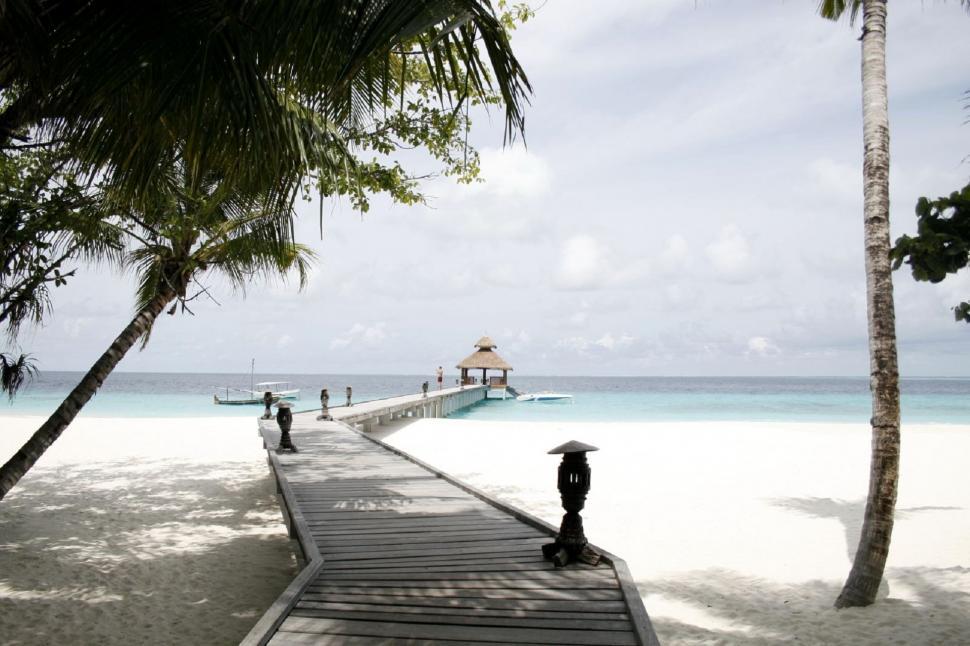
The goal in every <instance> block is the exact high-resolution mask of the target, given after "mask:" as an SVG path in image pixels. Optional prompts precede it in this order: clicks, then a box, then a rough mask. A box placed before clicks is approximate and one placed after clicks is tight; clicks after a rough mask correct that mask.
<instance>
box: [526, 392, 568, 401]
mask: <svg viewBox="0 0 970 646" xmlns="http://www.w3.org/2000/svg"><path fill="white" fill-rule="evenodd" d="M515 399H516V401H520V402H551V401H572V399H573V396H572V395H566V394H565V393H549V392H542V393H527V394H525V395H519V396H518V397H516V398H515Z"/></svg>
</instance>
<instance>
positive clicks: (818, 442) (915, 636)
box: [377, 420, 970, 645]
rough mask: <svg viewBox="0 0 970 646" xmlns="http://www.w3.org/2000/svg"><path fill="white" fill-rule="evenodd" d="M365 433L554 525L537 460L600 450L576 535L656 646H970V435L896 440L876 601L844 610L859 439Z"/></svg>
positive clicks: (551, 495)
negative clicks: (560, 451) (893, 492)
mask: <svg viewBox="0 0 970 646" xmlns="http://www.w3.org/2000/svg"><path fill="white" fill-rule="evenodd" d="M377 435H379V436H382V437H383V439H384V440H385V441H387V442H389V443H391V444H393V445H395V446H397V447H399V448H401V449H403V450H405V451H408V452H410V453H412V454H414V455H415V456H417V457H419V458H421V459H422V460H425V461H427V462H429V463H431V464H433V465H435V466H437V467H438V468H441V469H443V470H444V471H446V472H448V473H450V474H452V475H455V476H457V477H459V478H461V479H462V480H465V481H467V482H469V483H470V484H472V485H474V486H476V487H479V488H481V489H483V490H485V491H487V492H489V493H490V494H492V495H494V496H496V497H498V498H500V499H502V500H505V501H507V502H509V503H512V504H514V505H516V506H519V507H521V508H523V509H525V510H527V511H530V512H532V513H534V514H536V515H538V516H539V517H541V518H543V519H545V520H547V521H548V522H550V523H553V524H555V525H558V524H559V520H560V518H561V514H562V512H561V510H560V507H559V500H558V494H557V492H556V490H555V471H556V467H557V464H558V459H557V457H554V456H550V455H546V451H547V450H548V449H550V448H552V447H554V446H556V445H558V444H560V443H562V442H564V441H566V440H570V439H577V440H582V441H585V442H589V443H592V444H595V445H597V446H599V447H600V449H601V450H600V451H599V452H596V453H592V454H590V464H591V467H592V470H593V474H592V481H593V489H592V491H591V493H590V496H589V499H588V502H587V509H586V511H585V512H584V514H583V516H584V519H585V524H586V531H587V536H588V537H589V538H590V540H591V541H592V542H593V543H596V544H598V545H600V546H602V547H603V548H604V549H607V550H610V551H612V552H614V553H616V554H619V555H620V556H622V557H623V558H625V559H626V561H627V563H628V564H629V566H630V568H631V570H632V572H633V576H634V578H635V579H636V581H637V585H638V587H639V590H640V593H641V595H642V596H643V599H644V602H645V605H646V608H647V611H648V612H649V613H650V615H651V618H652V620H653V623H654V626H655V628H656V631H657V633H658V635H659V637H660V639H661V642H662V643H663V644H667V645H677V644H777V643H798V644H847V645H849V644H851V645H856V644H873V645H876V644H879V645H883V644H970V486H968V484H970V483H968V475H967V473H968V471H967V466H966V465H967V464H968V462H970V427H966V426H907V427H906V428H904V431H903V448H902V465H901V483H900V492H899V500H898V504H897V510H898V513H897V521H896V526H895V531H894V534H893V544H892V547H891V550H890V558H889V563H888V568H887V573H886V577H885V579H884V585H883V588H882V590H881V593H880V599H879V601H878V602H877V603H876V604H875V605H873V606H870V607H869V608H853V609H847V610H841V611H836V610H835V609H833V607H832V603H833V601H834V600H835V598H836V596H837V595H838V592H839V590H840V589H841V585H842V583H843V581H844V578H845V576H846V574H847V573H848V571H849V567H850V564H851V558H852V555H853V554H854V552H855V549H856V546H857V543H858V535H859V530H860V526H861V521H862V514H863V509H864V504H865V494H866V489H867V483H868V463H869V430H868V428H867V427H865V426H856V425H837V424H774V423H737V422H732V423H703V424H702V423H669V424H668V423H664V424H621V423H609V424H588V423H582V424H580V423H577V424H562V423H543V424H539V423H528V424H523V423H514V422H501V423H496V422H477V421H470V420H420V421H417V422H415V423H413V424H410V425H407V426H404V427H397V428H392V429H391V430H382V431H379V432H378V433H377Z"/></svg>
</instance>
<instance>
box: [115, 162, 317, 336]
mask: <svg viewBox="0 0 970 646" xmlns="http://www.w3.org/2000/svg"><path fill="white" fill-rule="evenodd" d="M159 180H160V181H159V182H158V190H156V191H154V192H153V193H152V194H151V196H150V199H144V198H142V199H139V200H138V201H137V203H132V202H129V201H126V198H125V196H124V194H123V193H117V194H106V196H105V206H106V208H108V209H112V210H115V211H117V212H120V213H123V214H124V217H123V219H119V220H118V224H117V225H116V226H117V227H118V230H119V231H120V232H122V233H123V234H124V235H125V236H126V238H127V240H128V244H127V247H126V250H125V252H124V259H123V262H124V265H125V266H126V267H130V268H132V269H133V270H134V272H135V275H136V277H137V280H138V291H137V295H136V296H137V298H136V306H135V307H136V310H137V311H141V310H143V309H144V308H146V307H147V306H148V305H149V303H150V302H152V301H153V300H154V299H155V298H157V297H158V296H165V297H166V298H167V300H176V301H177V302H176V306H174V307H173V308H172V309H171V310H170V311H169V313H170V314H174V313H175V312H176V310H177V307H178V305H181V307H182V310H183V311H188V312H190V313H191V310H190V309H189V306H188V303H190V302H191V301H192V300H194V299H196V298H199V297H200V296H203V295H205V294H207V291H206V288H205V286H204V285H203V284H202V281H203V280H204V278H205V276H207V275H209V274H220V275H222V276H223V277H225V278H227V279H228V280H229V281H230V283H231V284H232V285H233V286H234V287H236V288H238V289H240V290H242V291H245V288H246V285H248V284H250V283H252V282H253V281H256V280H258V279H261V278H271V277H281V278H284V279H285V278H286V276H287V274H288V273H289V272H291V271H295V272H296V273H297V276H298V279H299V283H300V287H301V288H302V287H303V286H304V285H305V284H306V280H307V276H308V272H309V267H310V263H311V261H312V260H313V258H314V254H313V252H312V250H310V249H309V248H307V247H305V246H304V245H301V244H297V243H296V242H295V241H294V240H293V229H294V227H293V218H294V216H295V214H294V211H293V209H292V207H284V208H280V207H279V206H278V204H277V200H276V199H275V195H272V194H270V193H271V192H268V193H267V194H266V195H253V194H251V193H249V192H245V191H238V190H236V188H235V187H234V186H233V185H232V184H231V183H230V182H228V181H226V180H225V179H224V178H222V177H220V176H219V174H218V173H216V172H214V171H211V170H205V169H198V168H193V167H191V166H189V165H188V164H187V163H186V162H184V161H180V160H179V161H174V162H173V163H172V164H171V165H170V166H169V167H168V168H165V169H159ZM193 286H195V288H196V289H197V291H195V292H194V293H193V291H192V290H193ZM150 331H151V325H150V326H149V329H148V332H149V333H150ZM147 342H148V336H147V334H146V336H145V338H144V343H147Z"/></svg>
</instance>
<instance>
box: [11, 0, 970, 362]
mask: <svg viewBox="0 0 970 646" xmlns="http://www.w3.org/2000/svg"><path fill="white" fill-rule="evenodd" d="M816 5H817V2H816V1H815V0H787V1H783V0H749V1H742V0H732V1H731V2H727V1H725V0H696V1H695V0H651V1H650V2H641V3H634V2H629V1H624V0H616V1H609V2H603V1H601V2H596V3H592V2H585V1H581V0H575V1H569V0H548V1H547V2H546V3H545V4H543V5H542V7H541V8H540V9H539V11H538V13H537V15H536V17H535V19H534V20H533V21H531V22H529V23H528V24H527V25H525V26H524V27H522V28H521V29H520V30H519V31H517V32H516V33H515V35H514V39H513V46H514V49H515V51H516V52H517V54H518V56H519V57H520V59H521V61H522V63H523V64H524V66H525V68H526V71H527V73H528V74H529V76H530V79H531V80H532V82H533V85H534V88H535V96H534V97H533V100H532V106H531V108H530V109H529V111H528V115H527V143H528V148H523V147H514V148H504V149H503V147H502V130H501V125H502V124H501V119H500V118H499V117H498V115H493V116H492V122H491V123H490V120H489V117H487V116H484V115H482V116H480V118H479V119H478V120H477V123H476V127H475V129H474V131H473V133H472V140H473V143H474V144H475V145H476V146H477V147H478V148H479V149H480V150H481V153H482V164H483V172H484V176H485V178H486V180H487V182H486V183H484V184H480V185H476V186H471V187H458V186H454V185H452V184H450V183H449V182H447V181H444V180H435V181H432V182H430V183H428V184H427V185H426V186H425V189H426V191H427V193H428V194H429V195H431V196H433V199H432V200H431V204H430V207H410V208H405V207H400V206H394V205H391V204H389V203H387V202H386V201H384V200H380V199H378V200H376V201H375V203H374V204H373V207H372V209H371V211H370V213H368V214H367V215H366V216H365V217H363V218H362V217H361V216H360V214H358V213H355V212H354V211H353V209H352V208H350V206H349V205H347V204H340V203H329V202H328V203H326V204H325V205H324V212H325V215H324V228H325V233H324V237H323V239H322V240H320V236H319V222H318V207H319V205H318V204H316V203H311V204H306V205H303V206H302V207H301V213H302V215H301V222H300V233H301V236H302V238H303V239H304V241H306V242H308V243H310V244H312V245H313V246H314V247H315V248H316V249H317V251H318V252H319V254H320V259H321V262H320V264H319V266H318V267H317V268H316V270H315V272H314V274H313V278H312V280H311V282H310V285H309V288H308V289H306V290H305V291H304V292H302V293H299V292H298V291H297V289H296V286H295V284H292V283H291V284H272V285H265V286H261V285H257V286H253V287H251V288H250V289H248V290H247V293H246V295H245V298H242V295H240V294H235V295H234V294H232V293H231V292H230V291H229V290H227V289H224V288H221V287H220V286H219V285H216V286H215V292H216V293H217V294H218V299H219V301H220V303H221V304H220V305H216V304H214V303H201V302H197V305H198V306H197V307H196V308H195V312H196V316H194V317H193V316H177V317H172V318H169V317H167V316H164V317H163V318H162V320H160V321H159V323H158V325H157V326H156V328H155V332H154V334H153V336H152V340H151V344H150V345H149V347H148V349H146V350H145V351H143V352H137V351H132V352H131V353H130V355H129V356H128V357H127V358H126V359H125V360H124V361H123V363H122V364H121V366H120V369H121V370H129V371H134V370H143V371H187V372H195V371H200V372H201V371H206V372H208V371H213V372H246V371H248V368H249V360H250V358H251V357H255V358H256V365H257V368H258V369H259V370H262V371H267V372H270V371H275V372H284V373H287V372H288V373H344V372H350V373H409V374H431V372H432V371H433V369H434V367H436V366H438V365H439V364H442V365H444V366H445V367H446V368H450V367H451V366H454V365H455V363H457V361H458V360H460V359H461V358H462V357H464V356H465V355H466V354H468V353H469V352H471V351H472V350H473V348H472V344H473V343H474V342H475V341H476V340H477V339H478V337H479V336H481V335H482V334H489V335H490V336H491V337H492V338H493V339H494V340H495V341H496V342H497V344H498V346H499V351H500V352H501V353H502V354H503V355H504V356H505V357H506V358H507V359H508V360H509V361H510V362H511V363H512V364H513V365H514V366H515V368H516V371H517V372H519V373H522V374H532V375H540V374H547V375H556V374H563V375H570V374H571V375H860V376H861V375H865V374H867V372H868V362H867V361H868V360H867V353H866V323H865V299H864V294H865V286H864V272H863V256H862V216H861V213H862V182H861V149H862V145H861V117H860V88H859V43H858V42H857V40H856V39H857V37H858V28H852V27H850V26H849V25H848V23H847V22H845V23H838V24H836V23H830V22H828V21H824V20H822V19H820V18H818V17H816V16H815V7H816ZM958 5H959V3H958V2H949V3H942V2H936V1H934V0H926V1H924V2H918V1H917V0H903V1H901V2H893V3H891V6H890V12H889V13H890V22H889V36H888V39H889V51H888V68H889V91H890V118H891V127H892V155H893V158H892V164H893V167H892V176H891V182H892V218H893V233H894V237H895V236H898V235H900V234H901V233H904V232H911V231H913V230H914V229H915V226H914V222H915V217H914V216H913V205H914V204H915V201H916V198H917V197H918V196H920V195H932V196H936V195H941V194H946V193H949V192H950V191H952V190H954V189H956V188H958V187H961V186H963V185H964V184H965V183H966V181H967V178H968V175H970V164H968V163H966V162H964V158H965V157H966V156H967V155H968V154H970V125H963V122H964V121H965V120H966V118H967V116H968V115H967V113H966V112H965V111H964V110H963V109H962V98H961V96H962V94H963V92H964V91H965V90H967V89H968V88H970V75H968V74H967V69H966V61H967V60H970V38H967V33H968V29H970V16H967V15H966V13H965V12H964V11H963V10H961V9H960V8H959V6H958ZM961 61H963V62H961ZM80 273H83V275H82V276H81V277H79V278H78V279H77V280H75V281H73V282H72V284H71V285H69V286H68V287H66V288H61V289H59V290H58V292H57V294H56V298H55V309H54V316H53V317H52V318H51V319H50V321H49V322H48V324H47V325H46V327H45V328H43V329H41V330H38V331H36V332H34V333H32V334H31V333H27V334H24V336H23V338H22V344H23V346H24V349H25V350H27V351H30V352H33V353H34V354H35V355H36V356H37V357H38V359H39V360H40V365H41V367H42V368H43V369H48V370H56V369H86V368H88V367H89V366H90V365H91V364H92V363H93V361H94V360H95V359H96V358H97V357H98V355H99V354H100V353H101V352H102V351H103V350H104V349H105V348H106V347H107V345H108V344H109V343H110V342H111V340H112V339H113V338H114V336H115V335H116V334H117V333H118V332H119V331H120V330H121V329H122V328H123V327H124V325H125V324H126V323H127V322H128V320H129V319H130V316H131V314H132V303H133V296H132V294H133V286H132V284H131V281H130V280H129V279H127V278H125V277H124V276H121V275H119V274H116V273H112V272H111V271H109V270H105V269H97V268H89V269H86V270H84V271H83V272H80ZM895 283H896V306H897V319H898V334H899V342H900V362H901V368H902V372H903V375H904V376H918V375H922V376H928V375H945V376H956V375H967V374H970V370H968V368H967V357H968V352H970V326H966V325H958V324H956V323H955V322H953V320H952V313H951V312H950V309H949V308H950V307H951V306H952V305H953V304H955V303H956V302H958V301H959V300H963V299H966V298H967V297H968V296H970V280H968V279H967V277H966V276H958V277H955V278H950V279H948V280H947V281H946V282H944V283H942V284H941V285H936V286H931V285H928V284H925V283H915V282H914V281H913V280H912V278H911V277H910V276H909V275H908V274H906V273H903V272H902V271H900V272H897V273H896V275H895Z"/></svg>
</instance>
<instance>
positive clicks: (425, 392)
mask: <svg viewBox="0 0 970 646" xmlns="http://www.w3.org/2000/svg"><path fill="white" fill-rule="evenodd" d="M421 396H422V397H425V398H427V396H428V382H427V381H426V382H424V383H423V384H421Z"/></svg>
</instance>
